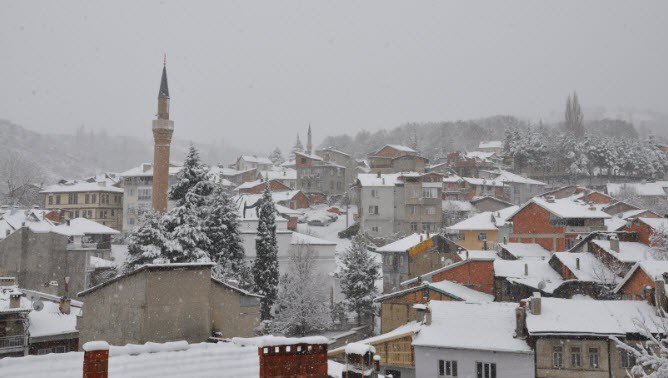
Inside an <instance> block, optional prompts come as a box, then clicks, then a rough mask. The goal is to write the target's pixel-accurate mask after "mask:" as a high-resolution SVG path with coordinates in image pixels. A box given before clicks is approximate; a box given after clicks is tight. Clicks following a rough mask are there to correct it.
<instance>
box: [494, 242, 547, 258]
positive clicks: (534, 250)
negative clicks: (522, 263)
mask: <svg viewBox="0 0 668 378" xmlns="http://www.w3.org/2000/svg"><path fill="white" fill-rule="evenodd" d="M499 247H500V248H501V249H504V250H506V251H507V252H508V253H510V254H511V255H513V256H515V257H516V258H518V259H526V258H539V259H549V258H550V251H548V250H547V249H545V248H543V247H542V246H541V245H540V244H536V243H499Z"/></svg>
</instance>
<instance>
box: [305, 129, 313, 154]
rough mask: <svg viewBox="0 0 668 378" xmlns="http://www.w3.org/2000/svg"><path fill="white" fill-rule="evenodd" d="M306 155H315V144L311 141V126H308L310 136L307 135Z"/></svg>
mask: <svg viewBox="0 0 668 378" xmlns="http://www.w3.org/2000/svg"><path fill="white" fill-rule="evenodd" d="M306 135H307V136H306V153H307V154H309V155H311V154H313V143H312V141H311V124H310V123H309V124H308V134H306Z"/></svg>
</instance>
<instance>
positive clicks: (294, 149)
mask: <svg viewBox="0 0 668 378" xmlns="http://www.w3.org/2000/svg"><path fill="white" fill-rule="evenodd" d="M295 152H304V145H303V144H302V141H301V139H299V134H297V140H296V141H295V144H294V145H293V146H292V151H290V157H291V158H292V159H294V158H295Z"/></svg>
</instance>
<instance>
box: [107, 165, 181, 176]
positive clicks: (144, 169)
mask: <svg viewBox="0 0 668 378" xmlns="http://www.w3.org/2000/svg"><path fill="white" fill-rule="evenodd" d="M181 168H182V167H181V166H177V165H173V164H170V165H169V175H170V176H173V175H176V174H177V173H179V171H181ZM119 176H120V177H153V164H152V163H143V164H141V165H140V166H138V167H134V168H131V169H128V170H127V171H125V172H122V173H119Z"/></svg>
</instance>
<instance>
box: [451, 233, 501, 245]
mask: <svg viewBox="0 0 668 378" xmlns="http://www.w3.org/2000/svg"><path fill="white" fill-rule="evenodd" d="M480 233H485V234H487V239H486V240H487V249H493V246H495V245H496V244H498V243H499V232H498V231H497V230H465V231H459V235H460V239H458V240H456V241H455V242H456V243H457V244H458V245H460V246H461V247H463V248H465V249H469V250H482V249H484V247H485V243H484V241H483V240H479V239H478V235H479V234H480ZM462 234H463V236H464V240H462V239H461V235H462Z"/></svg>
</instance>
